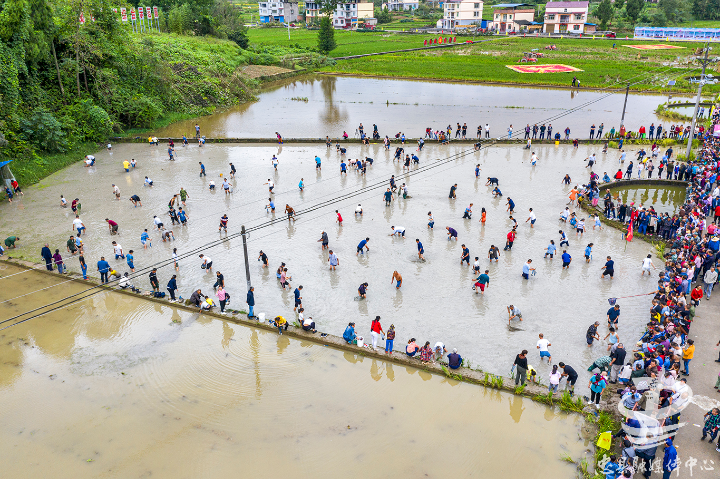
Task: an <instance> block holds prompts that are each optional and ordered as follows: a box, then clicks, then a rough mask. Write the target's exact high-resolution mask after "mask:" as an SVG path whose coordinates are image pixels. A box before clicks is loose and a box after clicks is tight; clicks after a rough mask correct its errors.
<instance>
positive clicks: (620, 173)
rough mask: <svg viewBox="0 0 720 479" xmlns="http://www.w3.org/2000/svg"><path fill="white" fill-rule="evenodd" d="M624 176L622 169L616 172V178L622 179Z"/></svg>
mask: <svg viewBox="0 0 720 479" xmlns="http://www.w3.org/2000/svg"><path fill="white" fill-rule="evenodd" d="M622 177H623V174H622V171H618V172H617V173H615V179H616V180H622Z"/></svg>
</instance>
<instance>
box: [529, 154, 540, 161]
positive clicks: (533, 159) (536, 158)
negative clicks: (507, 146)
mask: <svg viewBox="0 0 720 479" xmlns="http://www.w3.org/2000/svg"><path fill="white" fill-rule="evenodd" d="M530 159H531V160H532V162H533V163H535V162H536V161H537V160H538V157H537V155H536V154H535V153H533V155H532V158H530Z"/></svg>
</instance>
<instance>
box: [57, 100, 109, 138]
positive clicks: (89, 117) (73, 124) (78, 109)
mask: <svg viewBox="0 0 720 479" xmlns="http://www.w3.org/2000/svg"><path fill="white" fill-rule="evenodd" d="M63 113H64V118H63V125H64V127H65V130H67V131H71V132H73V133H74V136H75V137H76V138H77V139H78V140H80V141H105V140H107V138H108V137H109V136H110V134H111V133H112V130H113V122H112V120H111V119H110V115H108V113H107V112H106V111H105V110H104V109H102V108H100V107H99V106H97V105H95V104H94V103H93V101H92V100H90V99H84V100H77V101H76V102H74V103H72V104H71V105H69V106H68V107H66V108H65V109H64V110H63Z"/></svg>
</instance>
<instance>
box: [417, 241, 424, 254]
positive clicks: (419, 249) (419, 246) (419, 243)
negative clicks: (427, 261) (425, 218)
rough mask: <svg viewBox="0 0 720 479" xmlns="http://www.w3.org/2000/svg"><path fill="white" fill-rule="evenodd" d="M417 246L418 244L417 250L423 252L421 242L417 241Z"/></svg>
mask: <svg viewBox="0 0 720 479" xmlns="http://www.w3.org/2000/svg"><path fill="white" fill-rule="evenodd" d="M417 246H418V251H419V252H420V253H424V252H425V249H424V248H423V245H422V243H421V242H419V241H418V244H417Z"/></svg>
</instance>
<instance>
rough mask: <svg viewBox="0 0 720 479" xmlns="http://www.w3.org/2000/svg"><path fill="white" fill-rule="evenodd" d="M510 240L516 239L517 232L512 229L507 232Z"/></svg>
mask: <svg viewBox="0 0 720 479" xmlns="http://www.w3.org/2000/svg"><path fill="white" fill-rule="evenodd" d="M507 239H508V241H515V232H514V231H511V232H509V233H508V234H507Z"/></svg>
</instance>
